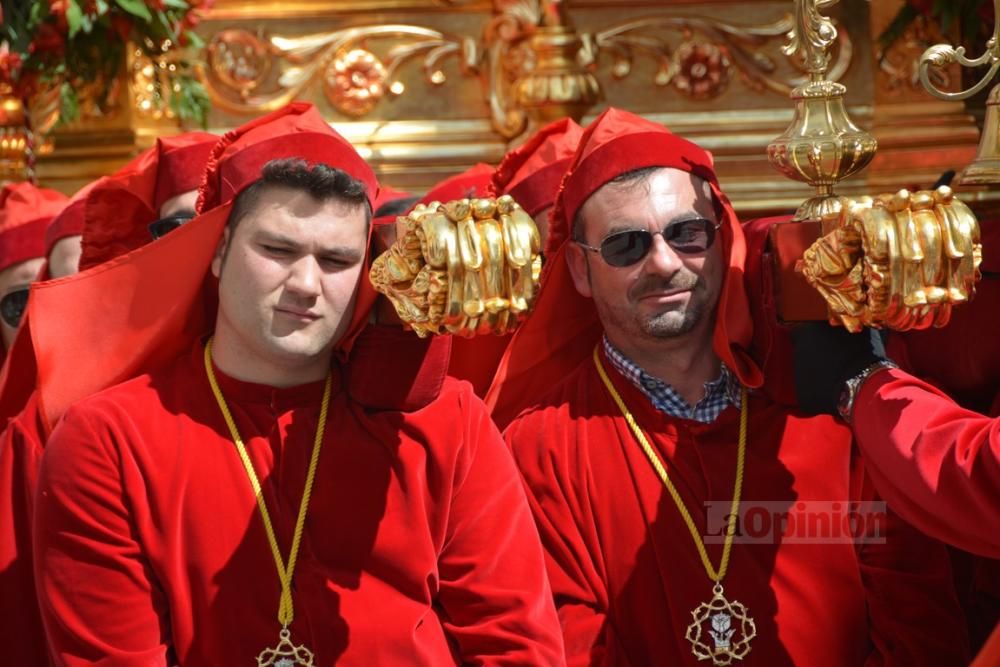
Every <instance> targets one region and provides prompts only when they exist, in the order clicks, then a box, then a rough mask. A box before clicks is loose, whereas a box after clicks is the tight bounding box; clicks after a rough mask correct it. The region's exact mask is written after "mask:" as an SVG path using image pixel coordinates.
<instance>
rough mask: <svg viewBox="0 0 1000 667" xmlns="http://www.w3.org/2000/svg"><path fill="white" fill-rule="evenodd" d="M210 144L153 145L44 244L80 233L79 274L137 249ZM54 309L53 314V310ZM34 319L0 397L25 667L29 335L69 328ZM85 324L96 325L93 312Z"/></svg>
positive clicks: (8, 595) (59, 319) (74, 209)
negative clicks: (8, 415) (4, 417)
mask: <svg viewBox="0 0 1000 667" xmlns="http://www.w3.org/2000/svg"><path fill="white" fill-rule="evenodd" d="M217 140H218V137H216V136H215V135H211V134H207V133H203V132H193V133H189V134H184V135H179V136H175V137H168V138H164V139H160V140H158V141H157V144H156V146H155V147H154V148H152V149H150V150H148V151H146V152H144V153H143V154H141V155H140V156H139V157H137V158H136V159H135V160H133V161H131V162H130V163H129V164H128V165H126V166H125V167H123V168H122V169H121V170H119V171H118V172H116V173H115V174H114V175H112V176H110V177H105V178H101V179H100V180H98V181H96V182H94V183H92V184H90V185H88V186H86V187H84V188H83V189H82V190H81V191H80V192H79V193H77V194H76V195H74V196H73V198H72V199H71V200H70V203H69V204H68V205H67V206H66V208H65V209H64V210H63V211H62V212H61V213H60V214H59V215H58V216H56V217H55V218H54V219H53V221H52V223H51V224H50V225H49V228H48V229H47V230H46V235H45V237H46V242H47V243H49V244H50V247H51V244H52V243H55V241H57V240H58V239H59V238H63V237H65V236H68V235H72V234H81V233H82V234H83V235H84V248H85V253H84V257H82V258H81V265H82V268H83V269H87V268H88V264H89V265H90V266H94V265H97V264H99V263H101V262H102V261H104V260H106V259H112V258H113V257H115V256H117V255H119V254H123V253H124V252H127V251H128V250H129V249H131V248H133V247H139V246H141V245H143V244H144V243H146V242H147V241H148V240H149V239H150V236H149V231H148V229H147V225H148V224H149V223H150V222H152V221H153V220H155V219H156V213H155V212H156V211H157V210H158V209H159V207H160V205H161V204H162V203H163V202H164V201H166V200H167V199H170V198H171V197H173V196H175V195H178V194H181V193H183V192H187V191H190V190H194V189H196V188H197V187H198V184H199V183H200V182H201V177H202V172H203V171H204V167H205V161H206V160H207V159H208V153H209V151H210V150H211V148H212V146H213V145H214V144H215V142H216V141H217ZM69 280H71V279H70V278H66V279H63V280H61V281H58V282H64V281H69ZM81 280H84V281H86V280H88V279H87V278H82V279H81ZM53 308H58V303H57V304H55V305H54V306H53ZM78 312H79V311H78ZM95 312H100V311H95ZM37 317H38V321H36V322H34V326H32V325H31V324H27V325H26V333H25V336H23V337H19V338H18V341H17V344H16V345H15V348H14V350H13V354H12V357H11V364H12V367H13V368H16V369H22V371H21V372H20V373H17V374H14V375H10V374H8V375H7V376H6V381H5V383H4V384H3V389H2V391H0V396H2V397H3V399H2V401H0V404H2V405H3V409H4V411H6V412H14V411H16V410H18V409H20V412H17V413H16V416H15V417H14V418H13V419H11V421H10V422H9V423H8V426H7V428H6V429H5V430H4V431H3V433H2V434H0V480H2V482H0V572H2V574H0V618H5V619H10V620H9V621H8V622H6V623H4V624H3V625H2V626H0V642H3V643H4V644H5V645H8V646H13V647H15V648H14V655H13V656H9V657H10V659H11V660H12V661H14V662H18V663H19V664H25V665H41V664H45V662H46V661H47V651H46V648H45V636H44V632H43V630H42V620H41V617H40V615H39V611H38V604H37V602H36V596H35V585H34V576H33V574H32V565H31V520H32V514H33V507H34V495H35V488H36V483H37V479H38V466H39V463H40V461H41V457H42V451H43V447H44V444H45V441H46V439H47V436H48V434H49V432H50V431H51V422H49V421H48V420H46V419H43V417H42V414H41V411H40V410H39V406H40V403H39V397H38V394H37V392H33V390H34V388H35V373H36V363H35V356H34V348H33V344H32V343H33V341H32V334H33V332H36V331H41V330H44V329H46V328H54V329H55V330H56V331H57V332H62V333H63V335H62V337H61V338H59V339H55V341H54V342H55V344H57V345H65V344H67V343H69V342H70V341H71V340H72V339H71V338H70V337H68V336H66V335H65V334H66V332H67V331H74V330H73V329H68V328H67V326H66V322H67V321H69V320H66V319H63V314H62V312H61V311H60V310H50V311H46V312H41V313H37ZM86 317H87V318H89V319H90V320H96V322H97V323H98V324H100V322H101V318H100V316H95V315H94V312H91V313H88V314H86ZM42 353H43V355H44V353H45V350H44V348H42ZM18 380H19V381H18ZM15 658H16V659H15Z"/></svg>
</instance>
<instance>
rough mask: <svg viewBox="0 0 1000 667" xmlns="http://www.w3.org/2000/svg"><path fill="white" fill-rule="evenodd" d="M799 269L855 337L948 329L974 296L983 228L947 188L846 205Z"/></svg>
mask: <svg viewBox="0 0 1000 667" xmlns="http://www.w3.org/2000/svg"><path fill="white" fill-rule="evenodd" d="M823 229H824V231H825V232H827V233H826V235H825V236H823V237H821V238H820V239H819V240H818V241H816V243H814V244H813V245H812V246H811V247H810V248H809V249H808V250H806V252H805V255H804V256H803V258H802V261H801V263H800V265H799V266H798V267H797V268H798V269H799V270H800V271H801V272H802V274H803V275H804V276H805V278H806V280H807V281H808V282H809V284H811V285H812V286H813V287H814V288H816V290H817V291H819V293H820V294H822V295H823V297H824V299H826V302H827V306H828V308H829V314H830V321H831V322H833V323H835V324H842V325H843V326H844V327H846V328H847V329H849V330H850V331H855V332H856V331H860V330H861V329H862V328H863V327H866V326H867V327H876V328H889V329H893V330H895V331H908V330H911V329H927V328H929V327H932V326H933V327H941V326H944V325H945V324H947V323H948V321H949V319H950V318H951V312H952V309H953V308H954V307H955V306H957V305H959V304H962V303H966V302H967V301H969V300H970V299H972V297H973V296H974V295H975V283H976V281H977V280H979V278H980V273H979V265H980V263H981V262H982V245H981V243H980V232H979V223H978V222H977V220H976V217H975V215H973V213H972V211H970V210H969V208H968V207H967V206H966V205H965V204H963V203H962V202H961V201H959V200H958V199H956V198H955V196H954V193H953V192H952V191H951V190H950V189H949V188H947V187H941V188H938V189H937V190H934V191H921V192H915V193H910V192H908V191H906V190H901V191H899V192H898V193H896V194H894V195H888V194H887V195H880V196H879V197H876V198H874V199H871V198H865V199H863V200H859V201H857V202H852V201H847V200H845V201H844V203H843V205H842V206H841V207H839V209H838V210H837V211H834V212H831V213H830V214H829V215H827V216H826V217H825V218H824V219H823Z"/></svg>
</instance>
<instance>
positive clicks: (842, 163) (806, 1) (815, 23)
mask: <svg viewBox="0 0 1000 667" xmlns="http://www.w3.org/2000/svg"><path fill="white" fill-rule="evenodd" d="M836 2H837V0H795V19H796V20H795V27H794V28H793V30H792V31H791V32H790V33H789V43H788V45H787V46H786V47H785V52H786V53H787V54H788V55H790V56H794V55H798V56H799V57H800V58H802V60H803V61H804V62H805V66H806V69H807V71H808V72H809V77H810V80H809V81H808V82H807V83H806V84H804V85H802V86H799V87H798V88H796V89H795V90H793V91H792V94H791V97H792V100H794V101H795V116H794V117H793V119H792V123H791V125H789V127H788V129H787V130H785V132H784V133H783V134H782V135H781V136H779V137H778V138H776V139H775V140H774V141H772V142H771V144H770V145H769V146H768V147H767V154H768V159H769V160H770V162H771V164H772V165H773V166H774V168H775V169H777V170H778V171H780V172H781V173H783V174H784V175H785V176H787V177H788V178H791V179H793V180H796V181H804V182H806V183H808V184H809V185H812V186H813V187H815V188H816V190H817V193H816V196H814V197H812V198H811V199H808V200H807V201H806V202H805V203H803V204H802V206H800V207H799V209H798V211H796V213H795V219H796V220H819V219H822V218H823V217H824V216H825V215H827V214H828V213H830V212H831V211H836V210H839V209H840V208H841V205H842V204H841V201H840V198H839V197H837V196H836V195H835V194H834V191H833V189H834V186H835V185H836V184H837V183H838V182H840V181H842V180H843V179H845V178H847V177H848V176H850V175H852V174H855V173H857V172H859V171H861V170H862V169H864V168H865V167H866V166H867V165H868V163H869V162H871V160H872V158H873V157H875V152H876V150H877V149H878V143H877V142H876V141H875V138H874V137H872V136H871V135H870V134H869V133H868V132H866V131H864V130H862V129H861V128H859V127H858V126H857V125H855V124H854V122H853V121H851V119H850V117H849V116H848V114H847V109H846V107H845V106H844V94H845V93H846V92H847V89H846V88H845V87H844V86H842V85H841V84H839V83H835V82H833V81H828V80H826V75H827V71H828V69H829V67H830V48H831V47H832V46H833V44H834V43H835V42H836V41H837V29H836V27H835V26H834V25H833V21H832V20H831V19H829V18H828V17H826V16H823V15H822V14H821V13H820V10H821V9H826V8H828V7H831V6H832V5H834V4H836Z"/></svg>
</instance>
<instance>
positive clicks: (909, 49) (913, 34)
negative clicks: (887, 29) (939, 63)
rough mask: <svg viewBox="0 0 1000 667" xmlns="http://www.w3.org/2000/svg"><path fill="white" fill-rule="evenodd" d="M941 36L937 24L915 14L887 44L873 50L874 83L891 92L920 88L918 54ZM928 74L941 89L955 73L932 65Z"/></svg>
mask: <svg viewBox="0 0 1000 667" xmlns="http://www.w3.org/2000/svg"><path fill="white" fill-rule="evenodd" d="M940 38H941V34H940V32H939V31H938V27H937V26H936V25H935V24H933V23H931V22H930V21H928V20H927V19H926V18H924V17H923V16H918V17H917V18H916V19H914V20H913V23H911V24H910V25H909V26H908V27H907V28H906V30H905V31H904V32H903V35H902V36H901V37H900V38H899V39H898V40H896V41H895V42H893V44H892V45H891V46H889V48H887V49H885V50H884V51H881V50H879V51H877V52H876V53H875V54H874V57H875V62H876V63H877V65H878V68H879V74H880V76H879V80H878V82H877V83H876V85H878V86H879V87H880V88H881V89H883V90H885V91H886V92H887V93H890V94H893V95H899V94H901V93H902V92H903V91H908V90H920V89H921V83H920V57H921V55H922V54H923V53H924V51H925V50H926V49H927V48H928V47H929V46H930V45H931V44H933V43H934V42H935V40H938V39H940ZM928 76H929V77H930V79H931V81H932V82H933V83H934V85H935V86H936V87H938V88H941V89H943V90H950V89H951V88H952V86H953V85H954V77H953V76H952V72H951V71H950V70H949V69H933V70H930V71H929V72H928Z"/></svg>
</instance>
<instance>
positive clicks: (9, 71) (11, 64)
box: [0, 44, 21, 86]
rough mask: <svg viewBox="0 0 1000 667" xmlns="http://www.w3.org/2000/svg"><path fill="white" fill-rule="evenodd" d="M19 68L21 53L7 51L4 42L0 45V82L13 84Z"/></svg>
mask: <svg viewBox="0 0 1000 667" xmlns="http://www.w3.org/2000/svg"><path fill="white" fill-rule="evenodd" d="M19 69H21V54H20V53H18V52H17V51H9V50H8V49H7V45H6V44H4V45H3V46H0V83H6V84H8V85H10V86H13V85H14V79H15V77H16V76H17V71H18V70H19Z"/></svg>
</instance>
